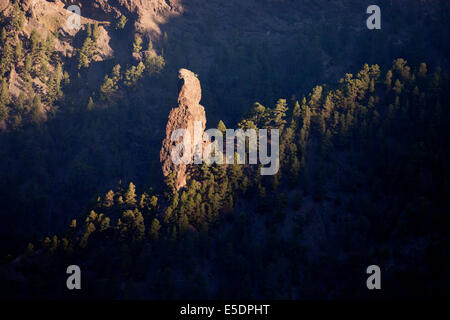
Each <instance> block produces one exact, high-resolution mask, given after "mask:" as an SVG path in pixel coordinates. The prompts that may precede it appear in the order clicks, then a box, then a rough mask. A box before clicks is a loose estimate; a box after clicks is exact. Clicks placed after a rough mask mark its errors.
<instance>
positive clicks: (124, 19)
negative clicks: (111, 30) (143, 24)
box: [116, 15, 128, 30]
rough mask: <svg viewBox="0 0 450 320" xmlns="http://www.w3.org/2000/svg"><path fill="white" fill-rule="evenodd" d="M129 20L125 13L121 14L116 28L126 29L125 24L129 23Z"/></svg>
mask: <svg viewBox="0 0 450 320" xmlns="http://www.w3.org/2000/svg"><path fill="white" fill-rule="evenodd" d="M127 22H128V19H127V17H125V16H124V15H121V16H120V18H119V20H117V23H116V29H117V30H122V29H124V28H125V26H126V24H127Z"/></svg>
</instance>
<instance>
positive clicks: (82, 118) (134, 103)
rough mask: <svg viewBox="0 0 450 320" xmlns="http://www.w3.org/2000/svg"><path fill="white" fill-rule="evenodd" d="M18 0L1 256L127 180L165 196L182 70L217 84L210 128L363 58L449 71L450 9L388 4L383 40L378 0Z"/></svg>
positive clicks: (384, 4)
mask: <svg viewBox="0 0 450 320" xmlns="http://www.w3.org/2000/svg"><path fill="white" fill-rule="evenodd" d="M14 3H15V2H14ZM17 3H18V4H19V5H20V8H21V10H22V11H23V12H24V23H23V26H22V27H20V28H16V27H15V26H12V24H11V22H12V21H13V20H14V19H13V15H14V5H13V3H12V2H11V1H4V0H2V1H0V8H1V12H2V19H1V25H0V26H1V29H4V30H5V33H6V35H7V37H6V40H5V41H3V40H2V43H1V47H0V48H1V59H2V60H3V61H5V63H4V64H3V65H4V71H5V72H4V73H3V74H2V76H1V77H2V79H0V80H1V81H2V91H1V93H2V103H1V104H0V105H1V106H0V111H1V112H0V116H1V119H0V128H1V130H2V133H1V136H0V143H1V145H2V149H1V150H0V167H1V168H2V170H1V172H0V206H1V207H2V208H3V210H2V218H3V221H2V222H3V223H2V225H1V226H0V228H1V231H2V233H1V234H2V236H3V237H4V239H5V241H3V243H4V244H5V245H4V247H3V248H2V252H4V253H9V252H10V251H12V250H19V249H21V248H23V246H24V245H25V244H26V242H28V236H30V237H35V238H36V239H37V238H41V236H42V235H43V234H44V233H45V234H46V233H50V232H53V231H54V230H55V229H58V228H63V227H64V226H65V225H67V223H68V222H69V221H70V220H71V219H72V218H74V217H76V216H77V215H80V216H84V214H85V212H84V210H85V208H86V204H87V203H89V201H94V202H95V201H96V195H98V194H103V193H105V191H106V190H109V189H112V188H114V187H115V186H116V185H117V183H118V182H119V181H123V182H124V183H127V182H129V181H131V180H132V181H134V182H135V183H136V185H138V187H139V188H144V187H147V186H153V187H154V188H162V187H163V183H162V180H163V178H162V174H161V170H160V165H159V148H160V146H161V141H162V140H163V137H164V129H165V124H166V120H167V115H168V114H169V111H170V108H172V107H173V106H174V105H176V92H177V88H176V85H177V81H176V79H175V78H174V76H173V75H174V74H176V72H177V70H178V69H179V68H182V67H186V68H189V69H190V70H192V71H194V72H195V73H197V74H198V75H199V78H200V80H201V81H202V85H203V86H204V88H207V89H206V90H204V92H203V100H202V101H203V102H202V104H204V105H205V106H207V110H206V112H207V114H208V123H209V124H210V125H211V127H212V126H214V125H215V124H216V123H217V122H218V120H219V119H222V120H224V121H225V123H226V125H227V126H229V127H233V126H236V123H237V122H238V121H239V120H240V119H241V116H242V115H243V114H244V113H245V112H246V111H248V110H250V109H251V107H252V105H253V104H254V102H255V101H259V102H260V103H261V104H263V105H267V106H273V105H275V103H276V99H278V98H279V97H284V98H287V99H289V98H290V97H291V96H293V95H295V96H296V97H298V98H300V97H302V96H303V95H306V94H307V93H308V92H309V91H310V89H311V88H312V87H313V86H314V85H316V84H318V83H323V82H325V81H328V80H337V79H338V78H339V77H341V76H342V75H343V74H345V73H346V72H356V71H358V70H359V68H360V66H361V65H363V64H364V63H379V64H380V66H381V68H382V69H384V70H387V69H388V68H390V67H391V61H392V60H393V59H394V58H397V57H399V56H402V57H405V58H406V59H407V60H408V61H409V62H410V63H411V65H419V63H420V62H422V61H427V62H428V68H429V70H430V71H431V70H432V71H434V70H435V67H436V66H439V65H440V66H441V67H442V68H443V69H444V70H445V69H446V68H447V67H448V56H449V45H448V42H447V41H444V40H446V36H447V34H448V29H449V22H448V17H447V15H446V14H445V13H446V12H448V5H449V3H448V1H414V2H411V1H405V0H395V1H381V2H380V6H381V8H382V17H383V18H382V19H383V20H382V30H380V31H369V30H367V28H366V26H365V19H366V18H367V14H366V13H365V12H366V8H367V6H368V5H369V4H371V3H370V1H356V0H340V1H332V2H330V1H320V0H315V1H310V0H304V1H303V0H302V1H288V0H285V1H275V0H274V1H272V0H248V1H238V0H230V1H219V0H183V1H182V0H179V1H172V0H170V1H169V0H167V1H163V0H149V1H143V0H142V1H138V0H84V1H82V0H80V1H60V0H55V1H45V0H32V1H31V0H30V1H28V0H24V1H18V2H17ZM76 3H78V4H80V7H81V15H82V19H81V22H82V28H81V29H80V30H69V29H68V28H67V25H66V22H67V21H66V19H67V17H69V16H70V13H69V12H67V10H66V9H67V8H68V6H69V5H71V4H76ZM125 18H126V19H125ZM126 21H127V22H126ZM95 26H98V29H97V28H96V27H95ZM94 29H95V30H96V31H94ZM33 30H34V31H35V33H34V34H35V36H34V37H32V33H33ZM16 35H18V39H17V38H16ZM139 38H140V39H141V40H142V41H141V43H140V44H139V43H138V42H139V41H138V40H137V39H139ZM18 40H20V41H18ZM150 40H151V42H150ZM20 42H21V43H22V49H23V50H22V51H23V52H22V53H23V54H22V55H20V54H19V55H18V56H19V58H18V57H16V52H15V51H19V50H17V47H20V45H19V43H20ZM7 44H8V45H7ZM133 44H136V46H133ZM27 56H28V57H31V58H32V59H31V62H30V64H31V66H30V64H28V66H30V68H27V67H26V66H27V63H26V59H27ZM140 62H142V63H143V64H144V67H145V69H144V68H143V67H142V65H140ZM118 65H119V67H117V66H118ZM28 69H30V70H28ZM3 80H4V81H3ZM3 88H7V90H4V89H3ZM21 93H23V94H22V95H21ZM5 102H8V103H5ZM19 224H20V225H22V226H23V229H17V228H15V226H16V225H19ZM25 235H27V236H25ZM12 239H14V240H12Z"/></svg>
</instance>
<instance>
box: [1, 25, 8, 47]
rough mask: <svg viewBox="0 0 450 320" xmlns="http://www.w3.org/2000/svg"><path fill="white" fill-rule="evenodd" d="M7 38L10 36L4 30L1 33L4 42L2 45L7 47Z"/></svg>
mask: <svg viewBox="0 0 450 320" xmlns="http://www.w3.org/2000/svg"><path fill="white" fill-rule="evenodd" d="M7 37H8V34H7V33H6V29H5V28H2V31H1V33H0V41H1V42H2V45H5V43H6V39H7Z"/></svg>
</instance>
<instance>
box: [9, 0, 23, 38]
mask: <svg viewBox="0 0 450 320" xmlns="http://www.w3.org/2000/svg"><path fill="white" fill-rule="evenodd" d="M13 8H14V9H13V14H12V19H11V26H13V28H14V29H16V31H21V30H22V28H23V25H24V22H25V14H24V13H23V11H22V9H21V8H20V6H19V1H16V2H15V3H14V7H13Z"/></svg>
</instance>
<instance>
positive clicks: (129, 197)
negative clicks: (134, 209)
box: [125, 182, 136, 206]
mask: <svg viewBox="0 0 450 320" xmlns="http://www.w3.org/2000/svg"><path fill="white" fill-rule="evenodd" d="M125 202H126V204H127V205H129V206H135V205H136V187H135V185H134V184H133V182H130V184H129V186H128V190H127V192H126V193H125Z"/></svg>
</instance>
